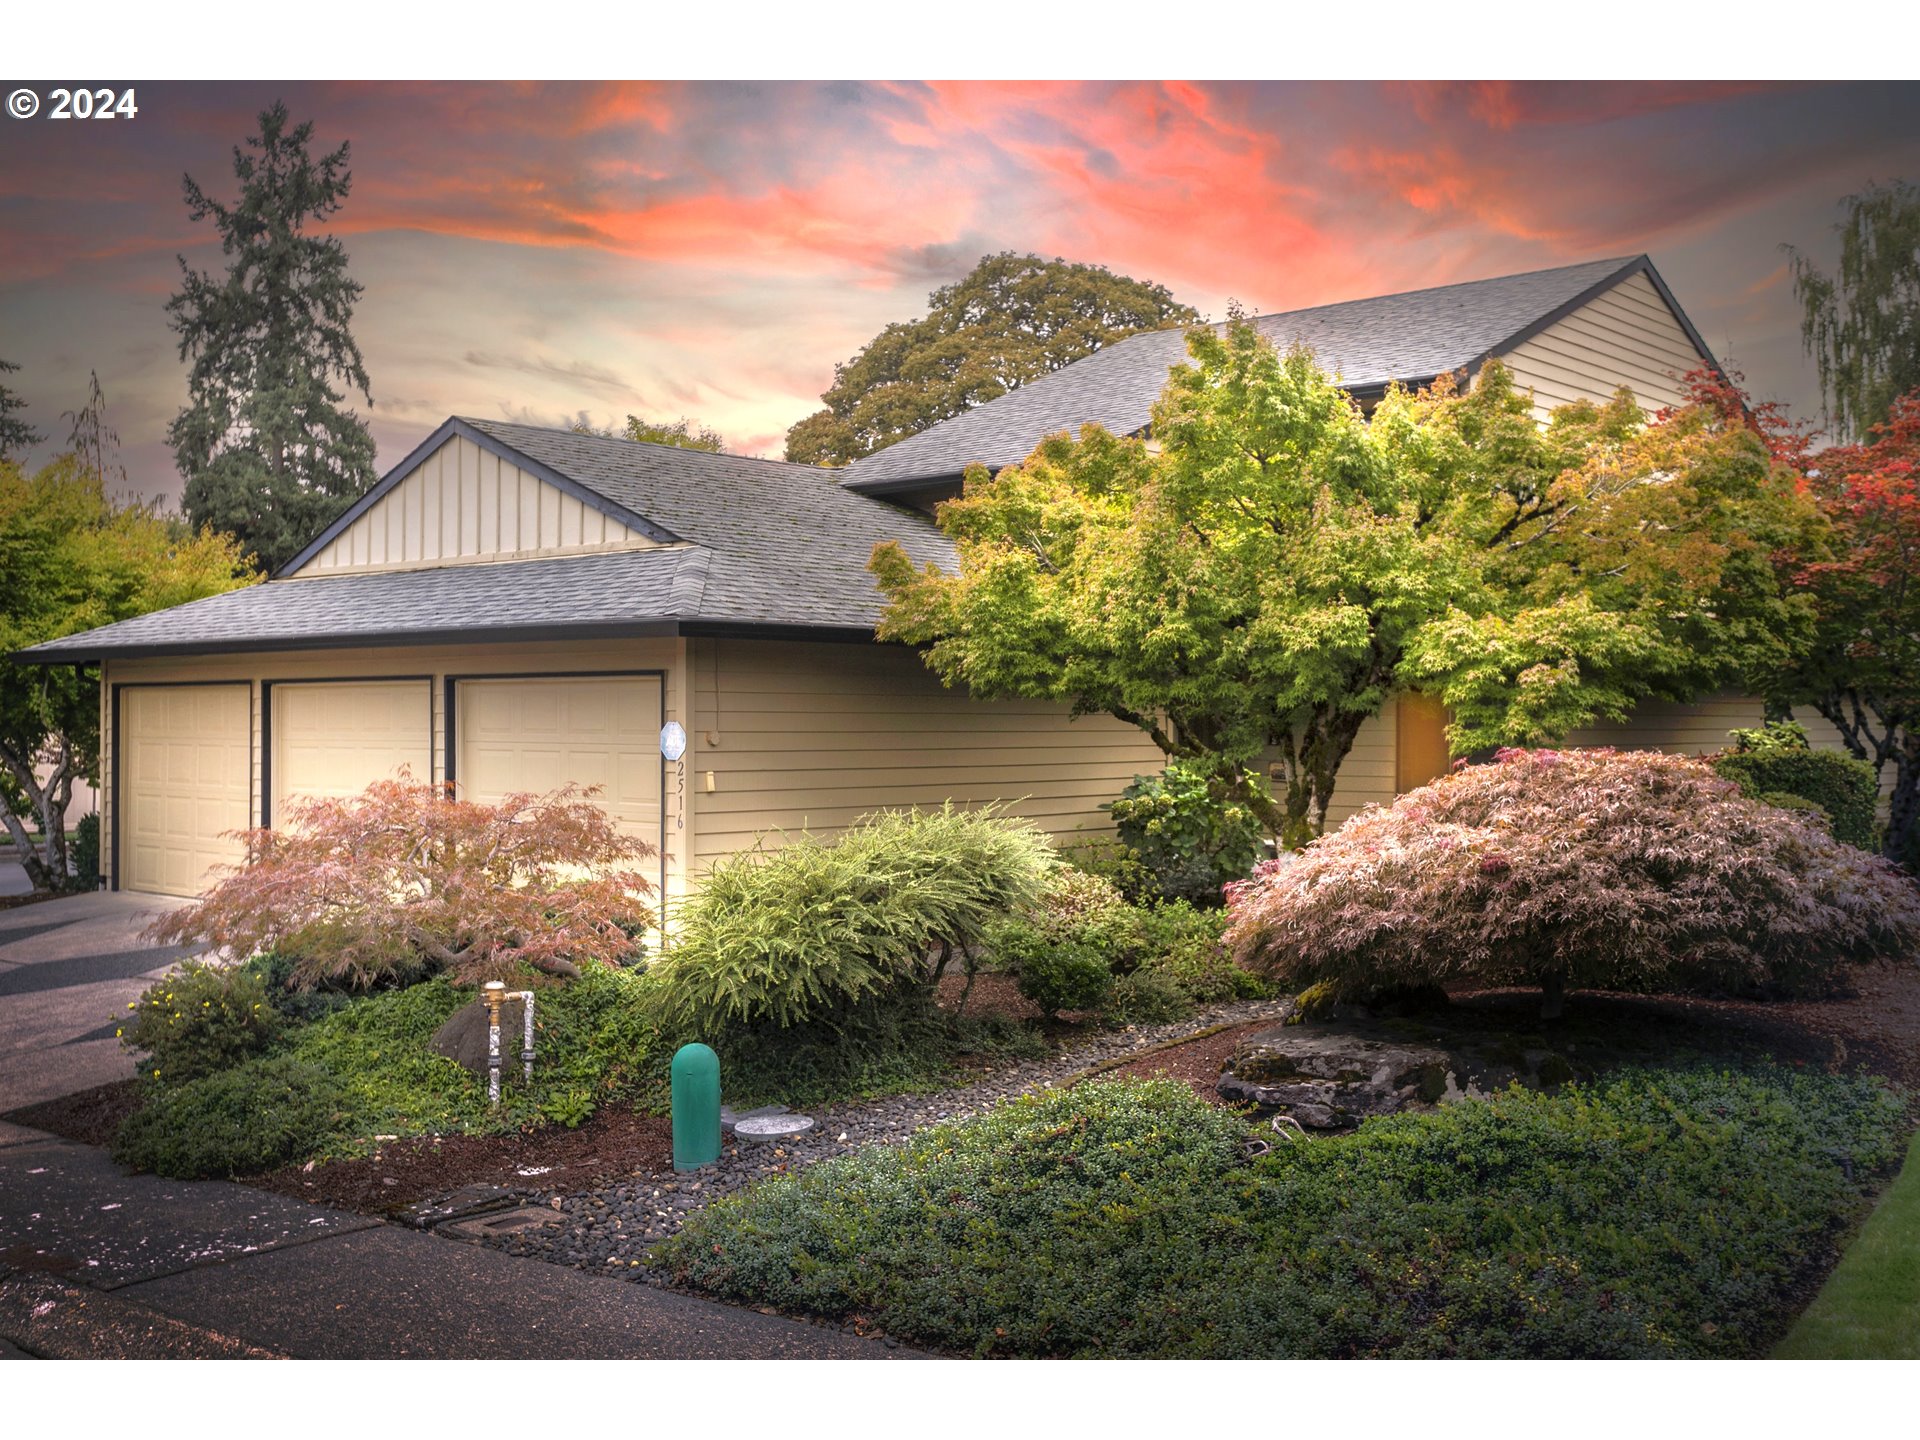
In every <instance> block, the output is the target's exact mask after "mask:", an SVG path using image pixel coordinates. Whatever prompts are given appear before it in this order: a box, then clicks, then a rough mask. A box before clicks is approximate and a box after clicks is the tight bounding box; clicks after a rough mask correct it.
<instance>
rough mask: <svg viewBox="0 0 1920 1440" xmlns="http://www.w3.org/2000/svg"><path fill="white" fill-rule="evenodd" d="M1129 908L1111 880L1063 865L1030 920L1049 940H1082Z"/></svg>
mask: <svg viewBox="0 0 1920 1440" xmlns="http://www.w3.org/2000/svg"><path fill="white" fill-rule="evenodd" d="M1127 908H1128V906H1127V900H1126V897H1125V896H1124V895H1122V894H1121V893H1120V889H1119V887H1118V886H1116V885H1115V884H1114V883H1113V882H1112V881H1111V880H1108V879H1105V878H1104V877H1102V876H1099V875H1092V874H1089V873H1088V872H1086V871H1085V870H1077V869H1075V868H1074V867H1073V866H1071V865H1062V866H1061V867H1060V868H1059V869H1058V870H1056V871H1054V872H1053V874H1052V875H1050V876H1049V877H1048V878H1047V884H1046V888H1045V889H1044V890H1042V891H1041V892H1040V898H1039V900H1038V902H1037V903H1036V904H1034V906H1033V907H1032V908H1031V910H1030V911H1029V918H1030V919H1031V920H1032V921H1033V925H1034V928H1035V929H1037V930H1038V931H1039V932H1040V934H1041V935H1042V936H1043V937H1044V938H1046V939H1048V940H1078V939H1082V938H1084V937H1085V936H1086V934H1087V933H1088V932H1089V931H1091V930H1093V929H1095V928H1097V927H1100V926H1102V925H1105V924H1107V923H1109V922H1110V921H1112V920H1113V919H1114V918H1115V917H1116V916H1118V915H1120V914H1122V913H1124V912H1125V911H1126V910H1127Z"/></svg>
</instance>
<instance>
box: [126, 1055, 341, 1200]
mask: <svg viewBox="0 0 1920 1440" xmlns="http://www.w3.org/2000/svg"><path fill="white" fill-rule="evenodd" d="M350 1119H351V1117H350V1113H349V1105H348V1100H347V1096H346V1093H345V1091H344V1089H343V1088H342V1086H341V1085H340V1082H339V1081H338V1080H337V1079H335V1077H334V1076H333V1075H332V1074H330V1073H329V1072H328V1071H327V1070H326V1069H324V1068H323V1067H321V1066H318V1065H312V1064H308V1063H305V1062H303V1061H300V1060H297V1059H294V1058H293V1057H291V1056H286V1055H275V1056H271V1057H268V1058H264V1059H258V1060H251V1061H248V1062H247V1063H245V1064H243V1065H240V1066H237V1067H235V1068H233V1069H231V1070H223V1071H220V1072H219V1073H217V1074H213V1075H208V1076H205V1077H204V1078H202V1079H199V1080H193V1081H190V1082H188V1083H187V1084H184V1085H178V1086H153V1087H151V1089H150V1093H149V1095H148V1098H147V1103H146V1104H145V1105H144V1106H143V1107H142V1108H141V1109H139V1110H137V1111H135V1112H134V1113H133V1114H132V1115H131V1116H129V1117H128V1119H127V1121H126V1123H125V1124H123V1125H122V1126H121V1127H120V1132H119V1134H118V1135H116V1136H115V1137H114V1142H113V1158H114V1159H116V1160H118V1161H119V1162H120V1163H121V1164H123V1165H130V1166H132V1167H133V1168H134V1169H136V1170H149V1171H152V1172H153V1173H154V1174H156V1175H164V1176H166V1177H167V1178H168V1179H172V1180H198V1179H205V1178H211V1177H223V1176H230V1175H255V1174H258V1173H259V1172H261V1171H263V1170H271V1169H273V1168H274V1167H275V1166H278V1165H285V1164H287V1163H289V1162H290V1161H294V1160H299V1159H302V1158H304V1157H306V1156H308V1155H312V1154H314V1153H316V1152H318V1151H320V1150H322V1149H324V1148H325V1147H326V1146H327V1144H328V1142H329V1141H331V1140H332V1139H333V1138H334V1137H336V1136H337V1135H339V1134H340V1133H342V1131H343V1129H344V1127H346V1126H347V1125H348V1124H349V1123H350Z"/></svg>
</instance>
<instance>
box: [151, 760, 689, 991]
mask: <svg viewBox="0 0 1920 1440" xmlns="http://www.w3.org/2000/svg"><path fill="white" fill-rule="evenodd" d="M596 793H597V791H596V790H593V789H586V790H583V789H581V788H579V787H578V786H573V785H568V786H565V787H563V788H561V789H559V790H555V791H553V792H551V793H550V794H546V795H530V794H517V795H508V796H506V797H505V798H503V799H502V800H500V801H499V802H498V803H496V804H482V803H480V802H478V801H473V800H458V799H453V798H451V797H449V795H448V794H447V792H446V790H445V788H444V787H442V786H439V785H431V784H421V783H416V782H414V781H413V780H411V779H410V778H405V777H403V778H400V779H395V780H381V781H377V782H375V783H374V784H373V785H371V786H369V787H368V788H367V789H366V791H365V792H364V793H362V794H360V795H357V796H353V797H351V798H348V799H332V798H320V799H312V800H307V801H304V802H299V803H296V804H295V805H294V806H293V807H292V810H291V814H290V816H289V821H288V824H287V825H286V826H285V828H275V829H271V830H249V831H246V832H244V839H245V842H246V861H245V864H244V865H242V866H241V867H240V868H239V869H238V870H236V871H235V873H233V874H231V875H229V876H228V877H227V878H226V879H224V880H222V881H221V882H220V883H219V884H218V885H216V886H215V887H214V888H213V889H212V890H211V891H209V892H208V893H207V895H206V896H205V898H203V899H202V900H200V901H199V902H198V903H197V904H194V905H191V906H188V907H187V908H186V909H183V910H176V911H174V912H173V913H172V914H170V915H167V916H165V917H163V918H162V919H161V920H160V921H159V922H158V923H157V924H156V925H155V926H154V927H153V929H152V931H151V932H150V933H151V934H152V935H153V937H154V938H155V939H157V940H160V941H163V942H175V941H204V942H206V943H207V944H209V945H212V946H214V947H216V948H219V949H224V950H225V951H226V952H227V953H228V954H229V955H231V956H233V957H234V958H235V959H244V958H246V957H249V956H252V955H263V954H269V953H276V954H279V955H282V956H286V957H290V958H291V959H292V961H293V979H294V982H295V983H296V984H302V985H307V986H311V985H314V984H316V983H319V982H321V981H331V982H335V983H342V984H346V985H349V986H369V985H372V984H374V983H376V982H378V981H381V980H384V979H388V978H391V977H394V976H407V975H417V974H424V973H429V972H434V971H442V970H444V971H448V972H450V973H451V975H452V977H453V978H454V979H455V980H456V981H459V982H462V983H477V982H479V981H482V980H490V979H503V978H505V977H507V976H509V975H511V974H512V973H514V971H515V970H516V969H517V968H518V967H519V966H520V965H522V964H526V965H531V966H533V967H534V968H535V969H537V970H543V971H546V972H548V973H550V974H554V975H562V976H569V977H571V976H577V975H578V974H579V973H580V966H581V965H582V964H583V963H604V964H620V963H622V962H624V961H627V960H630V959H631V958H632V956H633V953H634V950H635V944H636V938H635V937H636V936H638V935H639V934H640V933H641V932H642V931H644V930H646V929H647V928H648V927H650V926H651V925H652V924H653V918H654V917H653V912H652V909H651V908H650V905H649V903H648V899H647V897H648V896H649V895H651V894H652V893H653V891H654V888H655V887H654V885H653V883H652V882H651V881H650V880H649V879H648V878H647V877H646V876H645V875H644V874H643V873H642V872H641V871H640V869H639V866H641V865H642V864H644V863H646V862H647V861H649V860H652V859H654V858H656V857H657V856H658V854H659V852H658V850H656V849H655V848H654V847H653V846H652V845H649V844H647V843H646V842H645V841H644V840H640V839H637V838H635V837H633V836H630V835H626V834H623V833H622V832H621V831H620V830H619V829H618V828H617V827H616V826H615V824H614V823H613V821H612V820H611V819H610V818H608V816H607V813H606V811H605V810H604V809H602V808H601V807H600V806H599V805H598V804H596V803H595V802H594V799H593V796H594V795H595V794H596Z"/></svg>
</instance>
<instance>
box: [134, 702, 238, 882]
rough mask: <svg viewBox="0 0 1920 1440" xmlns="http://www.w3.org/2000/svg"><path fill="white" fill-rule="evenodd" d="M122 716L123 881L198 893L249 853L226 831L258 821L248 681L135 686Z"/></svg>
mask: <svg viewBox="0 0 1920 1440" xmlns="http://www.w3.org/2000/svg"><path fill="white" fill-rule="evenodd" d="M120 720H121V735H120V747H121V754H120V775H121V785H120V788H121V811H122V813H121V817H120V865H121V875H120V884H121V886H122V888H124V889H128V890H141V891H146V892H148V893H152V894H160V895H198V894H200V893H201V892H202V891H204V890H205V889H206V888H207V887H208V886H209V885H211V884H212V883H213V882H214V881H215V880H216V879H218V878H219V877H218V876H217V875H215V874H214V873H213V871H214V867H216V866H220V865H235V864H238V863H239V862H240V859H241V857H242V854H243V853H244V852H243V849H242V847H241V845H240V843H239V842H238V841H236V840H226V839H222V838H221V836H222V832H224V831H229V830H244V829H246V828H247V826H248V825H250V824H251V823H252V803H251V802H252V781H253V753H252V752H253V747H252V736H251V733H250V732H251V729H252V725H251V720H252V716H251V706H250V696H249V688H248V687H247V686H245V685H165V686H139V687H136V688H133V689H128V690H123V691H122V692H121V696H120Z"/></svg>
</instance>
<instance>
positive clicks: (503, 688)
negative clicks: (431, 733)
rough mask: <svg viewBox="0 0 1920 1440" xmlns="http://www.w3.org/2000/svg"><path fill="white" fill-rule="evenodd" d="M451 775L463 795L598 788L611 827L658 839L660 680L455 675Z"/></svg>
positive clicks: (482, 797)
mask: <svg viewBox="0 0 1920 1440" xmlns="http://www.w3.org/2000/svg"><path fill="white" fill-rule="evenodd" d="M456 704H457V710H458V714H457V716H456V718H455V724H454V745H455V747H456V749H457V751H458V754H457V755H456V756H455V759H454V780H455V782H456V784H457V786H458V790H459V794H460V796H461V798H462V799H465V800H479V801H484V802H486V803H488V804H495V803H498V802H499V801H500V800H501V799H502V798H504V797H505V796H507V795H510V794H513V793H515V792H517V791H530V792H533V793H536V794H538V793H544V792H545V791H549V790H557V789H558V788H559V787H560V786H562V785H565V784H568V783H570V782H571V783H573V784H577V785H583V786H584V785H598V786H601V787H603V788H602V791H601V794H600V796H599V803H600V804H601V805H602V806H603V807H605V809H606V810H607V812H608V813H609V814H610V815H612V817H613V818H614V820H615V821H616V822H617V823H618V824H619V825H620V827H621V829H623V830H625V831H627V832H628V833H629V834H633V835H637V836H639V837H641V838H642V839H645V840H648V841H651V842H652V843H654V844H658V843H659V838H660V837H659V831H660V681H659V680H658V679H656V678H653V677H647V676H620V677H587V678H578V679H575V678H569V679H534V680H462V681H460V682H459V684H458V686H457V687H456Z"/></svg>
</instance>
